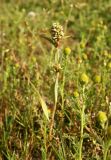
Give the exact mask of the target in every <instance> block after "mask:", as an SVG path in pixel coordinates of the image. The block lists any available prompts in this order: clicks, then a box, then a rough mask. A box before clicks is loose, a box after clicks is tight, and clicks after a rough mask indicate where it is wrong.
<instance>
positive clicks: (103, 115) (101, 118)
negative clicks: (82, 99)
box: [97, 111, 107, 128]
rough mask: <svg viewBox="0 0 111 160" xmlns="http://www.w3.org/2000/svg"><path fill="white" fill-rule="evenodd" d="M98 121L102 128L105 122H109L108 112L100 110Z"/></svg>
mask: <svg viewBox="0 0 111 160" xmlns="http://www.w3.org/2000/svg"><path fill="white" fill-rule="evenodd" d="M97 121H98V123H99V124H100V126H101V127H102V128H104V126H105V123H106V122H107V116H106V112H103V111H99V112H98V115H97Z"/></svg>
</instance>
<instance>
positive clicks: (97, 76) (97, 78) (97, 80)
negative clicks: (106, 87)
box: [94, 75, 101, 83]
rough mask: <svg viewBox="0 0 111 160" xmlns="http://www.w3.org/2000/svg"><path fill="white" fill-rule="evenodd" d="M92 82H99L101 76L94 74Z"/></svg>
mask: <svg viewBox="0 0 111 160" xmlns="http://www.w3.org/2000/svg"><path fill="white" fill-rule="evenodd" d="M94 82H95V83H100V82H101V76H99V75H96V76H95V77H94Z"/></svg>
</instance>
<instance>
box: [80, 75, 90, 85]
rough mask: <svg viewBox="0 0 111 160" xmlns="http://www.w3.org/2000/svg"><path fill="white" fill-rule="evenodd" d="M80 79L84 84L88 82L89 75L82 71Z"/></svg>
mask: <svg viewBox="0 0 111 160" xmlns="http://www.w3.org/2000/svg"><path fill="white" fill-rule="evenodd" d="M80 81H81V82H82V83H84V84H87V83H88V82H89V77H88V76H87V75H86V74H85V73H83V74H82V75H81V77H80Z"/></svg>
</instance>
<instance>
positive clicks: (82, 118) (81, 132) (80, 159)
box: [79, 86, 85, 160]
mask: <svg viewBox="0 0 111 160" xmlns="http://www.w3.org/2000/svg"><path fill="white" fill-rule="evenodd" d="M84 90H85V87H84V86H83V106H82V109H81V131H80V147H79V160H82V146H83V135H84V124H85V115H84V111H85V105H84Z"/></svg>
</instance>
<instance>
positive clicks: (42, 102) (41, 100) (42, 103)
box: [38, 93, 49, 121]
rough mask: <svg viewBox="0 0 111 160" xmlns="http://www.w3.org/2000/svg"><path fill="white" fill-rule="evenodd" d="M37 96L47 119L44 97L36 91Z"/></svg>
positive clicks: (47, 113)
mask: <svg viewBox="0 0 111 160" xmlns="http://www.w3.org/2000/svg"><path fill="white" fill-rule="evenodd" d="M38 96H39V101H40V104H41V106H42V109H43V112H44V114H45V116H46V118H47V120H48V121H49V112H48V107H47V105H46V103H45V101H44V99H43V98H42V97H41V95H40V94H39V93H38Z"/></svg>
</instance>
